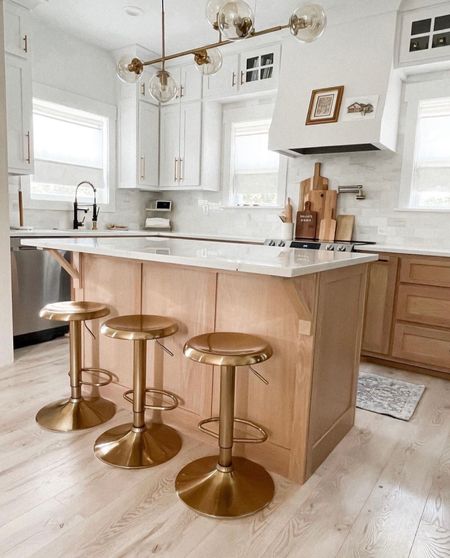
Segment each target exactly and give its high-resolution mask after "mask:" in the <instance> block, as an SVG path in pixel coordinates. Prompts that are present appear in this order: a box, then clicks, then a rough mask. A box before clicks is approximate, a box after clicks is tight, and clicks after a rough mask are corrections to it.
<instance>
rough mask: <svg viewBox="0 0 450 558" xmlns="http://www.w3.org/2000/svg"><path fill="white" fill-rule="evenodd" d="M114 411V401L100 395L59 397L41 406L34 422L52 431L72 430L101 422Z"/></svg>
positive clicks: (109, 417)
mask: <svg viewBox="0 0 450 558" xmlns="http://www.w3.org/2000/svg"><path fill="white" fill-rule="evenodd" d="M115 412H116V406H115V405H114V403H113V402H112V401H108V400H107V399H103V398H102V397H83V398H81V399H78V400H72V399H61V400H60V401H56V402H55V403H50V404H49V405H46V406H45V407H43V408H42V409H41V410H40V411H39V412H38V414H37V415H36V422H37V423H38V424H39V426H42V427H43V428H46V429H47V430H52V431H53V432H74V431H77V430H85V429H86V428H93V427H94V426H98V425H99V424H103V423H104V422H106V421H108V420H109V419H111V418H112V417H113V416H114V414H115Z"/></svg>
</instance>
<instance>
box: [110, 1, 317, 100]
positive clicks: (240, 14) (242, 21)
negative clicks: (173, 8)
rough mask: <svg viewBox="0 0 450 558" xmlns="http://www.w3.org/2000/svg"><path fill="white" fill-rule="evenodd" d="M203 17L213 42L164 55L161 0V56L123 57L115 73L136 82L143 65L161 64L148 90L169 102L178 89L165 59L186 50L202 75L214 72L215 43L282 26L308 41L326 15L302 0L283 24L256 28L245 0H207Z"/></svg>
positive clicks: (218, 60)
mask: <svg viewBox="0 0 450 558" xmlns="http://www.w3.org/2000/svg"><path fill="white" fill-rule="evenodd" d="M206 17H207V19H208V21H209V23H210V24H211V25H212V27H213V28H214V29H215V30H216V31H218V33H219V40H218V41H217V42H216V43H212V44H209V45H204V46H201V47H197V48H192V49H189V50H185V51H181V52H177V53H175V54H171V55H169V56H166V44H165V43H166V38H165V10H164V0H161V24H162V53H161V57H160V58H156V59H154V60H148V61H146V62H143V61H141V60H139V58H133V59H132V60H131V61H130V59H129V58H126V57H123V58H121V59H120V60H119V63H118V64H117V75H118V77H119V78H120V79H121V80H122V81H124V82H125V83H136V82H137V81H138V80H139V79H140V78H141V77H142V73H143V71H144V68H145V66H152V65H155V64H161V69H160V70H159V71H158V72H157V74H156V75H155V76H153V78H152V79H151V80H150V84H149V92H150V94H151V95H152V97H153V98H154V99H155V100H157V101H159V102H160V103H168V102H169V101H171V100H172V99H173V98H174V97H175V96H176V94H177V92H178V85H177V83H176V82H175V80H174V79H173V77H172V76H171V75H170V73H169V72H168V71H167V70H166V69H165V64H166V62H167V61H168V60H175V59H176V58H181V57H183V56H187V55H189V54H191V55H193V56H194V61H195V63H196V64H197V68H198V69H199V71H200V72H201V73H202V74H204V75H213V74H215V73H217V72H218V71H219V70H220V68H221V67H222V62H223V58H222V53H221V52H220V50H219V49H218V47H221V46H224V45H227V44H230V43H232V42H235V41H241V40H245V39H251V38H252V37H259V36H261V35H268V34H269V33H275V32H277V31H281V30H283V29H290V30H291V33H292V35H293V36H294V37H295V38H296V39H297V40H298V41H300V42H302V43H310V42H312V41H314V40H316V39H318V38H319V37H320V36H321V35H322V34H323V32H324V30H325V27H326V23H327V18H326V15H325V12H324V10H323V8H322V7H321V6H319V5H318V4H303V5H302V6H300V7H299V8H297V9H296V10H295V11H294V13H293V14H292V15H291V17H290V19H289V23H287V24H286V25H278V26H276V27H270V28H269V29H263V30H261V31H255V15H254V13H253V10H252V9H251V7H250V6H249V5H248V4H247V2H245V1H244V0H233V1H229V0H210V1H209V2H208V3H207V6H206Z"/></svg>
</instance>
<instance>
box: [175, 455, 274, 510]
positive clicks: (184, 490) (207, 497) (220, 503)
mask: <svg viewBox="0 0 450 558" xmlns="http://www.w3.org/2000/svg"><path fill="white" fill-rule="evenodd" d="M175 488H176V491H177V494H178V496H179V497H180V499H181V500H182V501H183V502H184V503H185V504H186V505H187V506H189V507H190V508H192V509H193V510H195V511H196V512H198V513H200V514H202V515H206V516H208V517H215V518H222V519H226V518H236V517H245V516H247V515H251V514H253V513H256V512H257V511H259V510H261V509H263V508H264V507H266V506H267V504H269V503H270V502H271V501H272V498H273V495H274V492H275V487H274V483H273V480H272V477H271V476H270V475H269V473H268V472H267V471H266V470H265V469H264V467H261V465H258V464H257V463H254V462H253V461H250V460H249V459H245V458H244V457H233V462H232V470H231V472H221V471H219V470H218V469H217V456H216V455H214V456H209V457H203V458H201V459H197V460H196V461H192V462H191V463H189V464H188V465H186V466H185V467H184V468H183V469H182V470H181V471H180V472H179V473H178V475H177V478H176V480H175Z"/></svg>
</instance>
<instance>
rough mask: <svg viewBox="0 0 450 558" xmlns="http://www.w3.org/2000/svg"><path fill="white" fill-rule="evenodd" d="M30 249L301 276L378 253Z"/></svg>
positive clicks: (167, 245)
mask: <svg viewBox="0 0 450 558" xmlns="http://www.w3.org/2000/svg"><path fill="white" fill-rule="evenodd" d="M22 244H23V245H25V246H35V247H38V248H53V249H56V250H64V251H69V252H82V253H87V254H96V255H100V256H111V257H117V258H127V259H132V260H141V261H153V262H164V263H168V264H177V265H185V266H194V267H205V268H212V269H222V270H227V271H241V272H245V273H259V274H263V275H274V276H278V277H297V276H300V275H309V274H311V273H318V272H322V271H329V270H332V269H337V268H342V267H348V266H352V265H358V264H363V263H368V262H372V261H376V260H377V259H378V256H377V255H375V254H361V253H360V254H358V253H345V252H328V251H325V250H300V249H294V248H278V247H272V246H258V245H251V244H238V243H231V242H212V241H205V240H192V239H181V238H162V237H161V238H158V237H147V238H58V239H52V238H39V239H30V238H29V239H23V240H22Z"/></svg>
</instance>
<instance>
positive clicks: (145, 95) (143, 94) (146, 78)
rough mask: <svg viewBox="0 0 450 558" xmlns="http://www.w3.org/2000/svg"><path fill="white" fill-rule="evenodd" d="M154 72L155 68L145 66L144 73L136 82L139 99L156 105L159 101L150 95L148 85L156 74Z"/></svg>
mask: <svg viewBox="0 0 450 558" xmlns="http://www.w3.org/2000/svg"><path fill="white" fill-rule="evenodd" d="M156 72H157V70H156V68H153V67H150V68H149V67H146V68H145V70H144V75H143V76H142V79H141V80H140V81H139V83H138V91H139V99H140V100H141V101H147V102H149V103H153V104H154V105H158V104H159V103H158V101H156V100H155V99H154V98H153V97H152V96H151V95H150V91H149V85H150V81H151V79H152V78H153V76H154V75H155V74H156Z"/></svg>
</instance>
